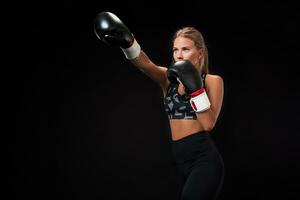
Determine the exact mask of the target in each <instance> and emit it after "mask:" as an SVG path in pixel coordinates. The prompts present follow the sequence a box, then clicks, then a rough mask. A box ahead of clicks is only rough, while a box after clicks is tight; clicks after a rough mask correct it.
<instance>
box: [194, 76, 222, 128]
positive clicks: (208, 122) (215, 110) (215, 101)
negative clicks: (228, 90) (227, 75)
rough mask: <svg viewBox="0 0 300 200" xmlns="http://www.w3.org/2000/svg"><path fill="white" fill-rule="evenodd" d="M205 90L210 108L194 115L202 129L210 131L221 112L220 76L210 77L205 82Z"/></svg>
mask: <svg viewBox="0 0 300 200" xmlns="http://www.w3.org/2000/svg"><path fill="white" fill-rule="evenodd" d="M206 89H207V95H208V98H209V100H210V102H211V106H210V108H209V109H208V110H206V111H204V112H199V113H196V114H197V118H198V121H199V123H200V124H201V125H202V126H203V128H204V129H205V130H206V131H210V130H212V129H213V128H214V126H215V124H216V122H217V119H218V116H219V114H220V111H221V107H222V102H223V95H224V84H223V79H222V78H221V77H220V76H213V77H210V80H207V82H206Z"/></svg>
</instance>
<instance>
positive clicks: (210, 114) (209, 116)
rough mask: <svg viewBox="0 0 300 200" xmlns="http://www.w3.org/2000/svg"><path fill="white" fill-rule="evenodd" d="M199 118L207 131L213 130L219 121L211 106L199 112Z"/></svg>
mask: <svg viewBox="0 0 300 200" xmlns="http://www.w3.org/2000/svg"><path fill="white" fill-rule="evenodd" d="M196 115H197V120H198V122H199V123H200V124H201V126H202V127H203V128H204V130H206V131H211V130H212V129H213V128H214V126H215V124H216V121H217V118H216V114H215V112H214V111H213V110H212V109H211V108H210V109H208V110H206V111H204V112H197V113H196Z"/></svg>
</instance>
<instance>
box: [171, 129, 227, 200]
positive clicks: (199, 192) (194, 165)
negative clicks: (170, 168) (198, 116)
mask: <svg viewBox="0 0 300 200" xmlns="http://www.w3.org/2000/svg"><path fill="white" fill-rule="evenodd" d="M172 151H173V158H174V161H175V164H176V170H177V178H178V185H179V189H180V192H181V199H182V200H213V199H217V197H218V193H219V192H220V190H221V188H222V184H223V179H224V164H223V159H222V157H221V155H220V153H219V152H218V150H217V148H216V145H215V144H214V142H213V140H212V138H211V136H210V135H209V133H207V132H198V133H195V134H192V135H189V136H187V137H184V138H182V139H180V140H176V141H172Z"/></svg>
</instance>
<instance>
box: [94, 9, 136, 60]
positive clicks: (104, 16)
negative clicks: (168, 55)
mask: <svg viewBox="0 0 300 200" xmlns="http://www.w3.org/2000/svg"><path fill="white" fill-rule="evenodd" d="M94 32H95V34H96V36H97V37H98V38H99V39H100V40H101V41H103V42H104V43H106V44H108V45H111V46H119V47H120V48H121V49H122V51H123V52H124V54H125V56H126V58H127V59H134V58H136V57H138V55H139V54H140V51H141V47H140V45H139V44H138V43H137V41H136V40H135V38H134V36H133V35H132V33H131V32H130V30H129V29H128V27H127V26H126V25H125V24H124V23H123V22H122V21H121V20H120V19H119V18H118V17H117V16H116V15H115V14H113V13H111V12H101V13H99V14H98V15H97V16H96V18H95V19H94Z"/></svg>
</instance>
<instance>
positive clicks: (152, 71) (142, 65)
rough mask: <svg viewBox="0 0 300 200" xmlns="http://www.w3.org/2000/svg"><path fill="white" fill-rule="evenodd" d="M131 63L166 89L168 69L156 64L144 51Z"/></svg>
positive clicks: (131, 60)
mask: <svg viewBox="0 0 300 200" xmlns="http://www.w3.org/2000/svg"><path fill="white" fill-rule="evenodd" d="M130 62H131V63H132V64H133V65H134V66H135V67H137V68H138V69H139V70H141V71H142V72H144V73H145V74H146V75H147V76H149V77H150V78H151V79H152V80H154V81H155V82H158V83H159V84H160V85H161V86H162V87H163V88H166V85H167V83H168V79H167V75H166V71H167V68H166V67H161V66H158V65H156V64H154V63H153V62H152V61H151V60H150V59H149V57H148V56H147V55H146V53H145V52H144V51H142V50H141V52H140V54H139V56H138V57H136V58H134V59H130Z"/></svg>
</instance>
